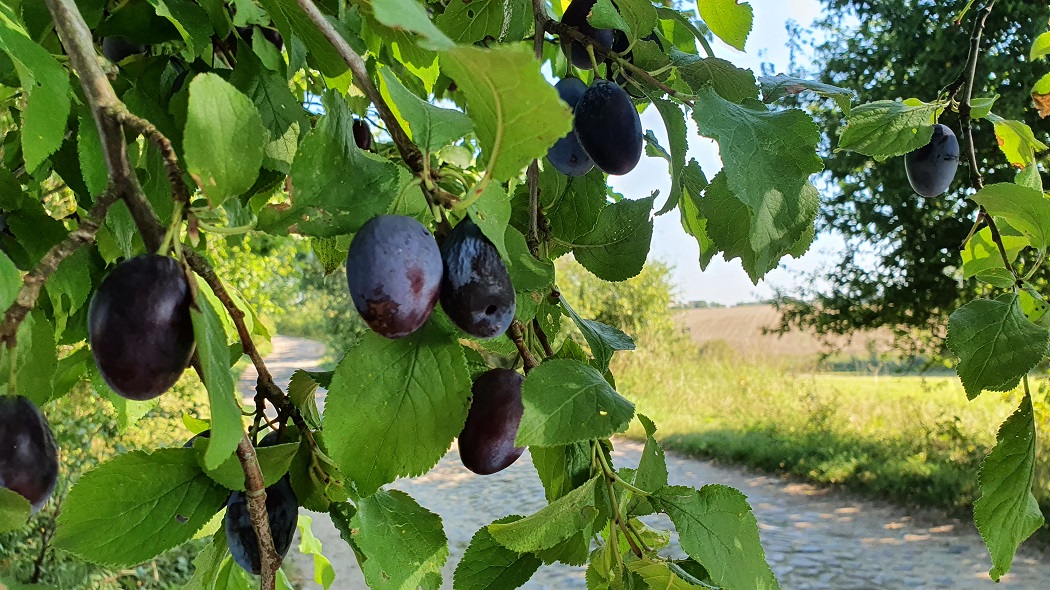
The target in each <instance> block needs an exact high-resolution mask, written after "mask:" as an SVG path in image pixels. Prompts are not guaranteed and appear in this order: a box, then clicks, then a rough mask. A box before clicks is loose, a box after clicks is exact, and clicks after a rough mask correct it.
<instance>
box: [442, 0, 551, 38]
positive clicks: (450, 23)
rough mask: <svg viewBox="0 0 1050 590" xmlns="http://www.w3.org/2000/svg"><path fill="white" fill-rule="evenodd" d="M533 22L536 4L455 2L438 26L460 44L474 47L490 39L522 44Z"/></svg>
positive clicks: (488, 0) (477, 0) (522, 1)
mask: <svg viewBox="0 0 1050 590" xmlns="http://www.w3.org/2000/svg"><path fill="white" fill-rule="evenodd" d="M531 20H532V4H530V3H529V2H527V1H526V0H452V2H449V3H448V5H446V6H445V11H444V12H443V13H441V14H439V15H438V16H437V18H435V19H434V24H436V25H437V26H438V28H440V29H441V30H442V31H444V32H445V33H447V34H448V36H449V37H451V38H452V40H453V41H455V42H456V43H459V44H462V45H470V44H472V43H477V42H478V41H481V40H483V39H485V38H486V37H492V38H493V39H495V40H496V41H498V42H500V43H504V42H507V41H520V40H521V39H522V38H524V37H525V33H526V23H529V21H531Z"/></svg>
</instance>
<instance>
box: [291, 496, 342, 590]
mask: <svg viewBox="0 0 1050 590" xmlns="http://www.w3.org/2000/svg"><path fill="white" fill-rule="evenodd" d="M312 525H313V519H312V518H310V517H309V516H306V515H305V514H301V515H299V525H298V526H299V552H300V553H302V554H303V555H310V556H312V557H313V560H314V576H313V581H314V583H315V584H320V585H321V586H322V587H323V588H324V589H325V590H328V589H329V588H331V587H332V583H333V582H335V569H333V568H332V562H330V561H328V558H327V557H325V556H324V553H323V550H324V547H322V546H321V540H320V539H318V538H317V537H316V536H314V532H313V529H312V528H311V526H312Z"/></svg>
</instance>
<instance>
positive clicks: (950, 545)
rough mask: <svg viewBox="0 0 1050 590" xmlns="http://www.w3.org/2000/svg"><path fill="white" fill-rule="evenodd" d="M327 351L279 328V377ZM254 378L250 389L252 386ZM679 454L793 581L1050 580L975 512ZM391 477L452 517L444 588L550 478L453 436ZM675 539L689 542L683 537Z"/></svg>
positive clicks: (896, 584) (329, 531)
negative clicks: (909, 503)
mask: <svg viewBox="0 0 1050 590" xmlns="http://www.w3.org/2000/svg"><path fill="white" fill-rule="evenodd" d="M322 354H323V347H319V345H318V344H317V343H316V342H312V341H309V340H302V339H292V338H285V337H280V336H279V337H276V338H275V339H274V352H273V353H272V354H271V356H270V357H269V358H268V359H267V364H268V366H269V367H270V368H271V371H272V372H273V373H274V378H275V379H276V380H277V381H278V383H280V384H285V383H287V380H288V379H289V378H290V376H291V372H292V371H293V370H294V369H295V368H310V367H311V366H315V365H316V361H317V359H318V358H319V357H320V356H321V355H322ZM253 383H254V371H252V374H251V375H248V374H246V375H245V378H244V379H243V380H242V391H245V392H246V396H247V395H250V391H251V390H250V386H251V385H253ZM245 384H247V385H248V386H249V388H248V389H244V385H245ZM321 396H322V397H320V398H319V399H321V400H322V401H323V394H321ZM615 445H616V451H615V452H614V454H613V458H614V461H615V462H616V464H617V466H634V465H636V464H637V462H638V459H639V456H640V454H641V445H639V444H638V443H636V442H633V441H628V440H623V439H621V440H617V441H615ZM667 463H668V471H669V473H670V476H669V478H670V483H672V484H682V485H691V486H696V487H699V486H702V485H705V484H708V483H722V484H726V485H730V486H733V487H736V488H738V489H740V490H741V491H743V492H744V493H745V494H747V496H748V499H749V501H750V503H751V506H752V508H753V509H754V511H755V515H756V517H757V518H758V522H759V526H760V528H761V536H762V542H763V545H764V547H765V549H766V553H767V558H768V560H769V563H770V565H771V566H772V568H773V570H774V572H776V574H777V578H778V579H779V580H780V583H781V586H782V587H783V588H785V589H796V588H797V589H812V590H820V589H834V590H883V589H920V588H921V589H961V590H962V589H970V588H974V589H982V588H988V589H991V588H996V587H998V588H1005V589H1021V588H1025V589H1033V590H1034V589H1047V588H1050V558H1048V557H1050V556H1048V554H1047V553H1046V552H1040V551H1037V550H1036V549H1034V548H1031V547H1024V548H1022V550H1021V551H1020V553H1019V554H1018V556H1017V559H1016V560H1015V562H1014V567H1013V572H1012V573H1011V574H1009V575H1008V576H1006V577H1005V578H1003V580H1002V582H1001V583H1000V584H998V585H996V584H994V583H993V582H991V580H990V579H989V578H988V575H987V571H988V568H989V559H988V554H987V551H986V550H985V548H984V545H983V544H982V542H981V539H980V537H979V536H978V534H977V532H976V530H975V529H974V527H973V524H972V522H967V521H963V520H957V519H952V518H947V517H945V516H944V515H943V514H939V513H937V512H934V511H917V510H911V509H905V508H901V507H897V506H893V505H890V504H886V503H882V502H876V501H871V500H864V499H858V498H856V497H854V496H852V495H850V494H847V493H844V492H842V491H839V490H835V489H829V488H821V487H817V486H813V485H810V484H806V483H801V482H799V481H797V480H794V479H790V478H786V477H782V476H778V475H768V474H760V473H755V472H751V471H748V470H745V469H741V468H739V467H733V466H724V465H716V464H713V463H711V462H708V461H700V460H696V459H691V458H687V457H682V456H679V455H676V454H674V453H668V455H667ZM391 487H394V488H397V489H401V490H404V491H405V492H407V493H409V494H411V495H412V496H413V497H414V498H415V499H416V500H417V501H418V502H419V503H420V504H422V505H423V506H426V507H427V508H428V509H430V510H432V511H433V512H436V513H437V514H439V515H440V516H441V517H442V519H443V521H444V525H445V532H446V534H447V535H448V537H449V549H450V553H451V555H450V557H449V561H448V564H447V565H446V567H445V570H444V573H445V582H446V583H445V585H444V586H443V588H451V587H452V584H451V580H452V572H453V571H454V570H455V564H456V563H458V562H459V559H460V557H462V555H463V551H464V550H465V549H466V547H467V544H468V543H469V542H470V538H471V536H473V534H474V532H475V531H477V529H479V528H480V527H482V526H484V525H486V524H488V523H490V522H492V521H493V520H496V519H497V518H500V517H502V516H505V515H507V514H529V513H532V512H535V511H536V510H538V509H540V508H542V507H543V505H544V498H543V489H542V486H541V485H540V482H539V478H538V477H537V475H536V471H535V469H534V468H533V467H532V461H531V459H530V457H529V455H528V453H526V454H524V455H522V457H521V458H520V459H519V460H518V461H517V462H516V463H515V464H514V465H512V466H511V467H509V468H508V469H506V470H504V471H502V472H500V473H498V474H495V475H491V476H485V477H482V476H477V475H474V474H473V473H471V472H470V471H468V470H467V469H466V468H464V467H463V466H462V465H461V464H460V461H459V455H458V452H457V451H456V449H455V447H454V446H453V448H452V450H450V451H449V453H448V454H447V455H446V456H445V458H444V459H442V460H441V462H440V463H439V464H438V465H437V467H435V468H434V469H433V470H432V471H431V472H430V473H428V474H427V475H425V476H423V477H419V478H415V479H411V480H399V481H397V482H395V483H394V484H392V486H391ZM303 514H306V515H309V516H311V517H313V519H314V526H313V531H314V533H315V534H316V535H317V536H318V538H319V539H320V540H321V542H322V543H323V545H324V548H325V554H326V555H327V556H328V557H329V559H330V560H331V561H332V563H333V565H334V567H335V570H336V575H337V578H336V582H335V584H334V586H333V588H338V589H339V590H358V589H363V588H365V587H366V586H365V584H364V580H363V578H362V576H361V573H360V570H359V568H358V567H357V562H356V560H355V559H354V556H353V553H352V552H351V551H350V549H349V547H347V546H346V545H345V543H343V542H342V540H341V539H339V535H338V533H337V532H336V531H335V529H334V527H332V525H331V523H330V522H329V521H328V520H327V518H326V517H325V516H324V515H319V514H313V513H309V512H306V511H303ZM652 524H660V521H658V520H657V521H653V523H652ZM669 550H670V551H671V552H678V554H681V553H680V549H678V548H677V545H676V544H675V543H672V547H671V548H669ZM289 559H290V561H291V563H290V564H289V566H290V569H291V570H292V571H293V572H294V574H295V575H294V577H295V578H297V581H298V582H299V583H300V586H299V587H300V588H302V589H303V590H307V589H309V590H313V589H314V588H319V587H320V586H319V585H317V584H314V583H312V582H309V581H308V580H309V579H310V578H312V569H313V564H312V559H311V558H310V557H308V556H303V555H301V554H299V553H297V552H296V551H295V549H294V548H293V551H292V553H291V554H290V555H289ZM583 573H584V571H583V568H577V567H566V566H561V565H555V566H545V567H542V568H540V570H539V572H537V574H536V575H535V576H534V577H533V579H532V580H531V581H530V582H529V583H528V584H526V585H525V586H524V588H527V589H529V590H541V589H542V590H558V589H574V588H585V583H584V576H583Z"/></svg>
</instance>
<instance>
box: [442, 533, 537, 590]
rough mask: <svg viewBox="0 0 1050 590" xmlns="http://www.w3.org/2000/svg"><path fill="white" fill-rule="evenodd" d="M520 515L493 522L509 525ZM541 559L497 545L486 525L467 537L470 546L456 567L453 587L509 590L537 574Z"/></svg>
mask: <svg viewBox="0 0 1050 590" xmlns="http://www.w3.org/2000/svg"><path fill="white" fill-rule="evenodd" d="M519 520H521V517H520V516H516V515H512V516H505V517H503V518H501V519H499V520H497V521H496V522H494V523H493V524H509V523H512V522H516V521H519ZM541 564H542V562H541V561H540V558H538V557H536V556H535V555H534V554H532V553H518V552H516V551H512V550H510V549H507V548H506V547H504V546H502V545H500V544H499V543H497V542H496V540H495V539H493V538H492V534H491V533H489V530H488V527H482V528H481V529H480V530H478V532H476V533H474V536H473V537H472V538H471V539H470V545H468V546H467V550H466V551H465V552H464V553H463V558H462V559H460V560H459V564H458V565H457V566H456V573H455V577H454V578H453V579H454V583H453V585H452V588H453V590H512V589H513V588H520V587H521V586H522V585H524V584H525V582H528V581H529V578H531V577H532V574H534V573H536V570H538V569H539V567H540V565H541Z"/></svg>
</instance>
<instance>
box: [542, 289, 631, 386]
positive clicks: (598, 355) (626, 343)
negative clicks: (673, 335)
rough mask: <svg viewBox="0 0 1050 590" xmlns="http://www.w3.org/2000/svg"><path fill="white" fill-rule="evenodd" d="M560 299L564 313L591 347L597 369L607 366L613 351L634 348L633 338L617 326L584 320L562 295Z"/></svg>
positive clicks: (606, 367) (604, 368)
mask: <svg viewBox="0 0 1050 590" xmlns="http://www.w3.org/2000/svg"><path fill="white" fill-rule="evenodd" d="M560 301H561V306H562V307H563V308H565V311H566V313H568V314H569V317H570V318H572V321H573V322H574V323H575V324H576V326H577V327H578V328H579V329H580V332H581V333H582V334H583V338H584V339H585V340H587V345H588V346H590V347H591V354H592V355H594V360H595V361H596V362H597V363H598V368H599V369H601V370H606V369H608V368H609V361H611V360H612V357H613V352H614V351H617V350H634V340H631V337H630V336H628V335H627V334H624V333H623V332H622V331H620V330H619V329H618V328H614V327H612V326H608V325H605V324H603V323H601V322H599V321H595V320H585V319H583V318H581V317H580V316H579V314H577V313H576V311H575V310H574V309H573V308H572V307H571V306H570V305H569V302H568V301H566V300H565V297H564V296H562V297H561V298H560Z"/></svg>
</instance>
